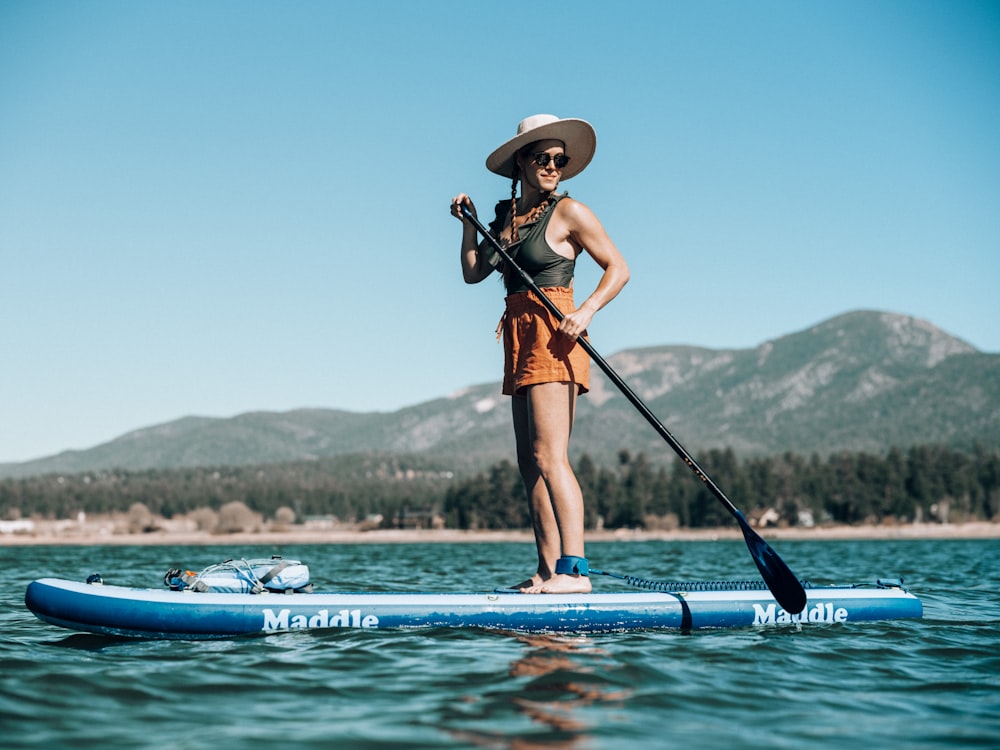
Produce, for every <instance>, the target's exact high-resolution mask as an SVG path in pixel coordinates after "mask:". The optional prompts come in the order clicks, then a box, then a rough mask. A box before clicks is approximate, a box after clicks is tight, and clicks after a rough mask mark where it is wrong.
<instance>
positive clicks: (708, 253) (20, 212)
mask: <svg viewBox="0 0 1000 750" xmlns="http://www.w3.org/2000/svg"><path fill="white" fill-rule="evenodd" d="M612 6H613V7H612ZM518 7H527V6H523V5H522V6H518ZM538 112H551V113H554V114H557V115H560V116H563V117H569V116H572V117H582V118H585V119H588V120H590V121H591V122H592V123H593V124H594V126H595V127H596V129H597V133H598V149H597V155H596V157H595V160H594V162H593V163H592V164H591V166H590V167H589V168H588V169H587V171H585V172H584V173H583V174H582V175H580V176H579V177H577V178H575V179H573V180H572V181H569V182H567V183H566V184H565V189H567V190H568V191H569V192H570V194H571V195H573V196H574V197H576V198H577V199H579V200H582V201H583V202H584V203H586V204H587V205H589V206H590V207H591V208H592V209H593V210H594V211H595V212H596V213H597V215H598V216H599V217H600V218H601V220H602V221H603V223H604V224H605V227H606V228H607V230H608V232H609V233H610V235H611V237H612V238H613V239H614V241H615V242H616V244H617V245H618V246H619V248H620V249H621V251H622V252H623V253H624V254H625V256H626V258H627V259H628V261H629V263H630V266H631V268H632V274H633V279H632V281H631V283H630V284H629V285H628V286H627V287H626V289H625V291H624V292H623V293H622V295H621V296H620V297H619V298H618V299H617V300H616V301H615V302H614V303H613V304H612V305H611V306H609V307H608V308H607V309H606V310H604V311H603V312H602V313H601V314H600V315H599V316H598V318H596V319H595V322H594V324H593V326H592V328H591V335H592V341H593V342H594V344H595V346H596V347H597V348H598V350H599V351H601V352H602V353H603V354H605V355H606V356H610V355H612V354H614V353H615V352H617V351H620V350H622V349H626V348H631V347H641V346H654V345H661V344H695V345H700V346H707V347H713V348H745V347H753V346H756V345H758V344H760V343H762V342H763V341H765V340H768V339H771V338H776V337H778V336H781V335H784V334H787V333H791V332H794V331H798V330H801V329H803V328H807V327H809V326H811V325H813V324H816V323H819V322H821V321H822V320H825V319H827V318H829V317H832V316H834V315H837V314H840V313H842V312H846V311H848V310H854V309H859V308H870V309H879V310H889V311H893V312H900V313H905V314H909V315H914V316H916V317H919V318H923V319H925V320H929V321H930V322H932V323H934V324H935V325H937V326H939V327H940V328H943V329H944V330H946V331H948V332H949V333H951V334H953V335H956V336H958V337H960V338H962V339H965V340H966V341H968V342H969V343H971V344H973V345H974V346H976V347H978V348H980V349H982V350H984V351H989V352H998V351H1000V283H998V282H1000V137H998V133H1000V3H998V2H996V1H994V2H972V1H970V0H957V1H945V0H942V1H940V2H924V1H921V0H900V1H896V0H870V1H866V2H853V1H852V0H841V1H839V2H701V3H695V2H683V3H681V2H648V3H645V2H618V3H614V4H612V3H607V2H575V3H572V4H551V3H549V4H541V5H539V10H537V11H530V12H527V13H523V14H522V15H520V16H517V15H515V13H514V6H511V5H510V4H504V3H477V2H468V1H467V0H466V1H465V2H451V1H450V0H447V1H445V0H441V1H438V2H435V1H433V0H430V1H425V2H379V1H378V0H373V1H369V2H365V3H336V2H284V3H278V2H254V1H253V0H250V1H246V2H209V3H203V2H185V1H184V0H180V1H172V2H159V3H155V2H106V1H101V0H95V1H94V2H87V3H76V2H49V1H47V0H24V1H23V2H18V1H17V0H6V1H5V2H3V3H0V262H2V268H3V286H2V293H0V352H2V365H0V462H3V461H23V460H28V459H31V458H36V457H40V456H44V455H50V454H53V453H57V452H59V451H62V450H65V449H71V448H86V447H90V446H93V445H96V444H98V443H101V442H104V441H107V440H110V439H112V438H114V437H117V436H119V435H121V434H123V433H125V432H127V431H129V430H132V429H136V428H139V427H144V426H149V425H152V424H157V423H161V422H165V421H169V420H172V419H176V418H179V417H182V416H185V415H192V414H194V415H204V416H232V415H235V414H238V413H242V412H246V411H253V410H276V411H283V410H287V409H293V408H297V407H332V408H343V409H349V410H352V411H391V410H395V409H398V408H400V407H403V406H407V405H410V404H415V403H420V402H422V401H425V400H428V399H432V398H436V397H440V396H445V395H448V394H449V393H452V392H454V391H456V390H458V389H461V388H463V387H465V386H467V385H472V384H476V383H483V382H492V381H498V380H499V379H500V368H501V352H500V348H499V346H498V345H497V343H496V342H495V340H494V337H493V329H494V326H495V324H496V322H497V319H498V318H499V315H500V312H501V310H502V289H501V287H500V285H499V284H497V283H494V282H493V281H492V280H490V281H487V282H485V283H483V284H481V285H477V286H466V285H464V284H463V283H462V281H461V277H460V274H459V269H458V261H457V248H458V242H459V236H460V227H459V225H458V222H456V221H455V220H454V219H452V218H451V217H450V216H449V215H448V202H449V199H450V198H451V196H452V195H454V194H455V193H457V192H459V191H467V192H469V193H471V194H472V195H473V196H474V198H475V199H476V201H477V203H478V205H479V207H480V209H481V210H483V211H484V212H489V210H490V207H491V206H492V204H493V203H494V201H495V200H496V199H497V198H500V197H503V196H504V195H505V194H506V193H507V191H508V185H507V184H506V181H505V180H503V179H502V178H499V177H496V176H494V175H491V174H490V173H488V172H487V171H486V170H485V168H484V166H483V162H484V160H485V158H486V155H487V154H488V153H489V152H490V151H491V150H492V149H493V148H494V147H496V146H497V145H499V144H500V143H501V142H503V141H504V140H506V139H507V138H509V137H510V136H512V135H513V133H514V129H515V127H516V124H517V122H518V121H519V120H520V119H521V118H522V117H525V116H527V115H529V114H534V113H538ZM592 265H593V264H589V265H587V264H584V265H582V266H581V269H580V273H579V275H578V280H577V288H578V290H579V291H578V294H580V293H589V291H590V289H591V288H592V287H593V285H594V284H595V283H596V280H597V274H596V272H595V271H594V270H593V268H592Z"/></svg>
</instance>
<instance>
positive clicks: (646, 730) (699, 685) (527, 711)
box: [0, 540, 1000, 750]
mask: <svg viewBox="0 0 1000 750" xmlns="http://www.w3.org/2000/svg"><path fill="white" fill-rule="evenodd" d="M774 546H775V548H776V549H777V551H778V552H779V554H780V555H781V556H782V557H783V558H784V559H785V561H786V562H787V563H788V564H789V565H790V566H791V568H792V569H793V570H794V571H795V572H796V573H797V574H798V575H799V576H800V577H801V578H807V579H809V580H811V581H813V582H814V583H845V582H870V581H874V579H875V578H878V577H883V578H886V577H895V578H898V577H900V576H902V577H904V578H905V580H906V585H907V587H908V588H910V590H911V591H913V592H914V593H916V594H917V595H918V596H919V597H920V598H921V599H922V600H923V603H924V618H923V619H922V620H912V621H899V622H885V623H858V624H849V623H848V624H840V625H819V626H807V627H805V628H802V629H799V628H797V627H793V626H787V627H779V628H770V629H743V630H728V631H726V630H719V631H697V632H695V633H694V634H690V635H683V634H680V633H676V632H639V633H626V634H608V635H596V636H586V637H542V636H520V635H510V634H501V633H491V632H481V631H476V630H464V631H449V630H443V629H434V630H420V631H405V632H383V631H370V630H366V631H362V630H346V631H322V632H295V633H284V634H278V635H273V636H267V637H252V638H240V639H233V640H226V641H200V642H199V641H194V642H188V641H122V640H114V639H108V638H103V637H101V636H96V635H88V634H74V633H72V632H71V631H68V630H63V629H60V628H56V627H53V626H50V625H47V624H45V623H42V622H41V621H39V620H36V619H35V617H34V616H33V615H32V614H31V613H30V612H28V611H27V610H26V609H25V607H24V590H25V587H26V586H27V585H28V583H29V582H30V581H31V580H32V579H34V578H40V577H44V576H56V577H61V578H72V579H79V580H83V579H85V578H86V577H87V575H89V574H90V573H93V572H100V573H101V574H102V575H103V576H104V578H105V581H107V582H108V583H119V584H127V585H140V586H153V587H158V586H160V585H162V578H163V574H164V572H165V571H166V569H167V568H169V567H174V566H176V567H186V568H196V569H197V568H201V567H205V566H207V565H209V564H212V563H215V562H220V561H222V560H224V559H226V558H228V557H261V556H268V555H270V554H272V553H273V554H282V555H284V556H285V557H293V558H297V559H301V560H302V561H304V562H306V563H307V564H308V565H309V567H310V569H311V571H312V575H313V580H314V581H315V582H316V583H317V584H318V586H317V588H319V589H345V590H365V589H369V590H372V589H373V590H411V591H415V590H435V591H467V590H485V589H490V588H493V587H494V586H496V585H502V584H509V583H514V582H516V581H517V580H520V579H521V578H523V577H524V575H526V574H527V573H528V572H529V567H530V563H531V561H532V559H533V547H532V546H531V545H526V544H511V543H487V544H405V545H402V544H401V545H392V544H381V545H374V544H351V545H329V546H319V545H285V546H282V545H277V546H269V547H239V548H237V547H231V546H217V547H204V546H197V547H179V546H170V547H155V546H152V547H151V546H129V547H121V546H104V547H70V546H64V547H0V561H2V563H3V565H2V569H3V570H4V571H5V574H6V575H7V585H6V586H5V587H4V588H3V591H2V593H0V598H2V608H0V627H2V628H3V634H4V637H3V639H2V641H0V744H2V745H3V746H4V747H6V748H26V747H46V748H49V747H67V748H69V747H72V748H83V747H95V748H96V747H100V748H147V747H148V748H213V747H214V748H218V750H222V749H223V748H225V749H226V750H229V749H230V748H267V747H283V748H301V747H315V748H320V747H322V748H331V747H347V748H375V747H401V748H442V747H443V748H449V747H455V748H632V747H635V746H641V747H684V748H687V747H695V748H725V749H726V750H728V749H729V748H743V747H761V748H795V749H796V750H803V748H808V749H809V750H820V749H825V748H831V749H832V748H838V749H839V748H845V747H856V746H859V745H861V746H864V748H865V749H866V750H874V749H875V748H908V749H911V748H944V747H949V748H953V747H998V746H1000V595H998V592H1000V570H998V567H1000V566H998V561H1000V541H998V540H975V541H954V540H953V541H857V542H840V541H822V542H780V543H775V545H774ZM588 553H589V555H590V558H591V563H592V565H593V566H594V567H596V568H601V569H606V570H611V571H614V572H618V573H628V574H635V575H639V576H644V577H653V578H661V579H666V580H702V579H710V580H716V579H747V578H757V577H758V576H757V573H756V569H755V568H754V566H753V562H752V560H751V559H750V556H749V554H748V552H747V550H746V546H745V545H744V544H743V543H742V542H736V541H719V542H613V543H612V542H605V543H593V544H590V545H589V546H588ZM622 588H625V586H624V584H621V583H620V582H617V581H614V580H612V579H608V578H603V577H598V578H596V579H595V590H598V591H613V590H619V589H622Z"/></svg>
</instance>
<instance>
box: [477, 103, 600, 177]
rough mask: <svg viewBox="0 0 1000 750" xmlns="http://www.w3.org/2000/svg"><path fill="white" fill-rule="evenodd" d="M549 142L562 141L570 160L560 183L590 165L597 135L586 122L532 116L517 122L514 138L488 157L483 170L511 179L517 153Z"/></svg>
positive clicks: (547, 116)
mask: <svg viewBox="0 0 1000 750" xmlns="http://www.w3.org/2000/svg"><path fill="white" fill-rule="evenodd" d="M549 139H554V140H557V141H562V142H563V144H564V146H565V149H566V156H568V157H569V164H567V165H566V166H565V167H564V168H563V171H562V179H563V180H568V179H569V178H570V177H575V176H576V175H578V174H580V172H582V171H583V170H584V168H585V167H586V166H587V165H588V164H590V160H591V159H593V158H594V151H595V150H597V133H595V132H594V127H593V126H592V125H591V124H590V123H589V122H587V121H586V120H577V119H574V118H567V119H565V120H560V119H559V118H558V117H556V116H555V115H532V116H531V117H526V118H524V119H523V120H521V122H519V123H518V125H517V135H516V136H514V137H513V138H511V139H510V140H509V141H507V142H506V143H505V144H503V145H502V146H501V147H500V148H498V149H497V150H496V151H494V152H493V153H492V154H490V155H489V157H488V158H487V159H486V168H487V169H488V170H490V171H491V172H494V173H496V174H498V175H501V176H503V177H512V176H513V171H514V157H515V155H516V154H517V152H518V151H520V150H521V149H522V148H524V147H525V146H527V145H528V144H530V143H534V142H535V141H545V140H549Z"/></svg>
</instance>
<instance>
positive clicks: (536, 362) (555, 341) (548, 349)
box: [503, 287, 590, 396]
mask: <svg viewBox="0 0 1000 750" xmlns="http://www.w3.org/2000/svg"><path fill="white" fill-rule="evenodd" d="M542 292H543V293H544V294H545V296H546V297H548V298H549V299H550V300H552V302H553V303H554V304H555V306H556V307H558V308H559V310H560V311H562V312H563V313H570V312H573V311H574V310H575V309H576V305H575V304H574V303H573V290H572V289H567V288H566V287H549V288H547V289H542ZM558 328H559V321H557V320H556V318H555V316H554V315H553V314H552V313H550V312H549V311H548V309H547V308H546V307H545V305H544V304H542V302H541V301H540V300H539V299H538V297H536V296H535V294H534V293H533V292H517V293H516V294H511V295H510V296H509V297H507V312H506V313H504V320H503V343H504V347H503V348H504V376H503V392H504V394H505V395H507V396H513V395H515V394H520V393H522V392H523V389H524V388H525V387H527V386H529V385H537V384H538V383H576V384H577V385H578V386H579V392H580V393H586V392H587V391H589V390H590V355H588V354H587V352H585V351H584V350H583V347H582V346H577V343H576V342H575V341H570V340H569V339H567V338H566V337H565V336H563V335H562V334H559V333H557V332H556V331H557V329H558Z"/></svg>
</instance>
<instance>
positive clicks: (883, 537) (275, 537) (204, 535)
mask: <svg viewBox="0 0 1000 750" xmlns="http://www.w3.org/2000/svg"><path fill="white" fill-rule="evenodd" d="M758 533H759V534H760V535H761V536H762V537H763V538H764V539H765V540H777V541H853V540H871V541H888V540H899V539H906V540H921V539H923V540H927V539H946V540H947V539H952V540H957V539H1000V523H991V522H987V521H976V522H971V523H955V524H940V523H933V524H932V523H917V524H901V525H894V526H889V525H886V526H816V527H812V528H765V529H759V530H758ZM742 538H743V534H742V532H741V531H740V529H739V527H737V526H733V527H731V528H730V527H725V528H715V529H677V530H674V531H646V530H642V529H616V530H613V531H588V532H587V534H586V541H587V542H588V543H589V542H649V541H679V542H715V541H723V540H741V539H742ZM497 542H518V543H520V542H523V543H533V542H534V537H533V536H532V533H531V531H530V530H527V529H524V530H516V529H514V530H508V531H463V530H459V529H373V530H371V531H361V530H358V529H351V528H348V529H315V530H313V529H291V530H288V531H260V532H240V533H233V534H212V533H209V532H206V531H154V532H150V533H131V534H129V533H108V532H103V533H102V532H96V531H91V530H76V529H65V530H63V531H60V532H54V531H52V532H38V533H31V534H0V547H25V546H45V545H52V546H71V545H76V546H84V547H91V546H105V545H122V546H127V545H134V546H166V545H185V546H199V545H200V546H209V545H215V546H223V545H224V546H235V545H255V546H265V545H278V544H427V543H455V544H457V543H477V544H479V543H497Z"/></svg>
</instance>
